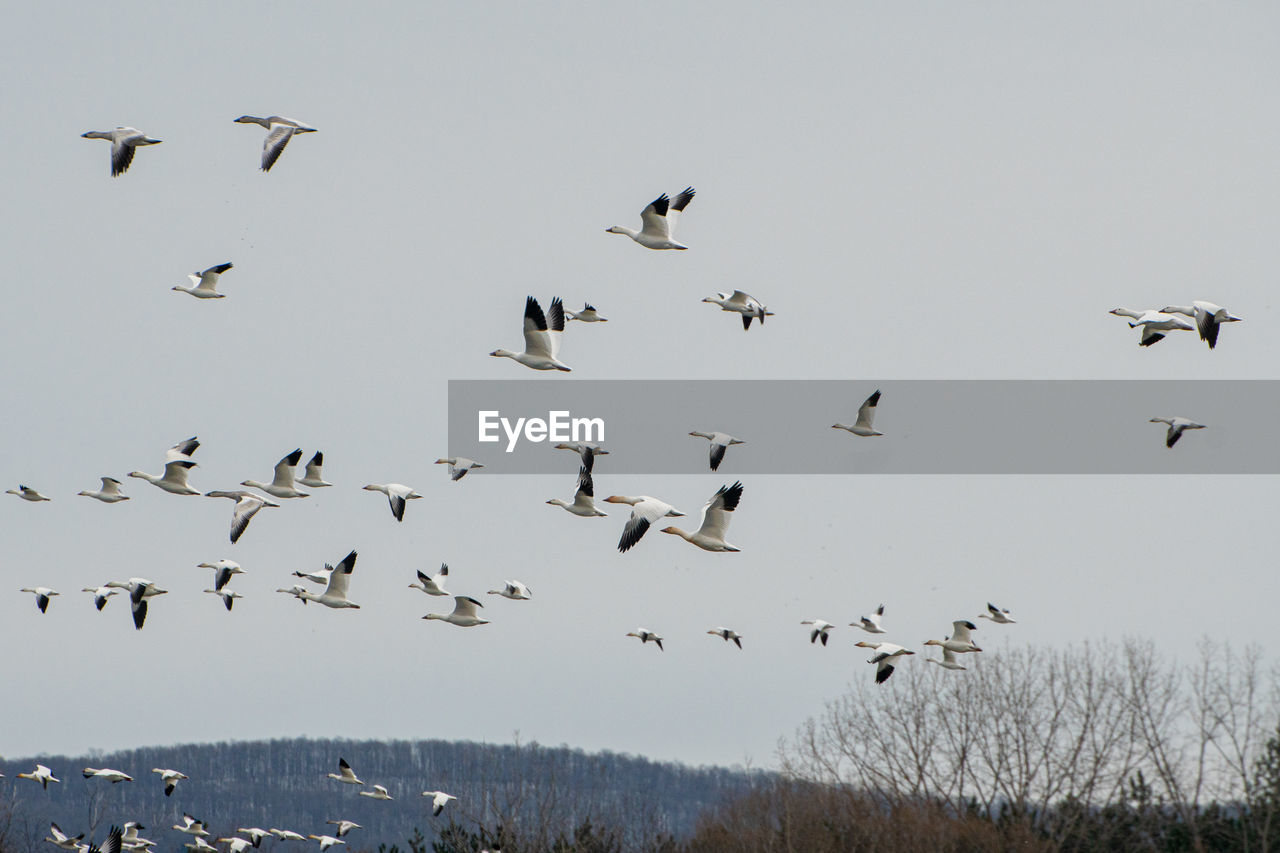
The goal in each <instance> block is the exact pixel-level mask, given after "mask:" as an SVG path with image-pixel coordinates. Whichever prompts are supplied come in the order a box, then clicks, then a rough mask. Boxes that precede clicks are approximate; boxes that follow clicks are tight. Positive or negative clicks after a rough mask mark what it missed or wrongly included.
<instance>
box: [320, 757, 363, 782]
mask: <svg viewBox="0 0 1280 853" xmlns="http://www.w3.org/2000/svg"><path fill="white" fill-rule="evenodd" d="M328 778H330V779H337V780H338V781H339V782H342V783H343V784H345V785H363V784H364V782H362V781H360V777H359V776H357V775H356V772H355V771H354V770H352V769H351V765H350V764H348V763H347V759H345V758H341V757H339V758H338V772H337V773H330V774H328Z"/></svg>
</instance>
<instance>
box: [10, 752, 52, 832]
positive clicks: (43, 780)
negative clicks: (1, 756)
mask: <svg viewBox="0 0 1280 853" xmlns="http://www.w3.org/2000/svg"><path fill="white" fill-rule="evenodd" d="M18 778H19V779H30V780H31V781H33V782H39V783H40V787H41V788H44V789H45V790H46V791H47V790H49V783H50V782H61V781H62V780H61V779H57V778H55V777H54V775H53V771H52V770H50V769H49V768H48V767H45V766H44V765H43V764H37V765H36V769H35V770H32V771H31V772H30V773H19V774H18ZM54 843H55V844H56V843H57V842H54Z"/></svg>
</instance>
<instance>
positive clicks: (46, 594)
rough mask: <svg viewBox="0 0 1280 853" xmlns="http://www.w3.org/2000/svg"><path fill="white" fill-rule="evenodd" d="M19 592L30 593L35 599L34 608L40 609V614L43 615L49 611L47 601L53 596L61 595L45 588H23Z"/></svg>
mask: <svg viewBox="0 0 1280 853" xmlns="http://www.w3.org/2000/svg"><path fill="white" fill-rule="evenodd" d="M18 591H19V592H30V593H32V594H34V595H35V597H36V607H38V608H40V612H41V613H44V612H46V611H47V610H48V609H49V599H50V598H51V597H53V596H55V595H62V593H60V592H58V591H57V590H53V589H49V587H47V586H38V587H35V588H34V589H33V588H31V587H26V586H24V587H23V588H22V589H20V590H18Z"/></svg>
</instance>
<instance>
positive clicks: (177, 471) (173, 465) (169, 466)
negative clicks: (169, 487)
mask: <svg viewBox="0 0 1280 853" xmlns="http://www.w3.org/2000/svg"><path fill="white" fill-rule="evenodd" d="M195 464H196V463H194V462H192V461H191V460H189V459H175V460H173V461H172V462H166V463H165V464H164V479H166V480H168V481H169V482H170V483H175V484H177V485H179V486H185V485H187V472H188V471H189V470H191V469H192V468H194V467H195Z"/></svg>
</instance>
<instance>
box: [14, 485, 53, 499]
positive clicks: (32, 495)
mask: <svg viewBox="0 0 1280 853" xmlns="http://www.w3.org/2000/svg"><path fill="white" fill-rule="evenodd" d="M5 494H6V495H17V496H18V497H20V498H22V499H23V500H24V501H30V502H31V503H39V502H40V501H47V500H51V498H46V497H45V496H44V495H42V494H40V493H39V492H37V491H36V490H35V489H33V488H31V487H30V486H18V488H16V489H7V490H5Z"/></svg>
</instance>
